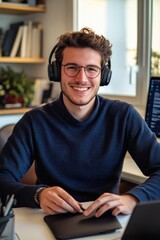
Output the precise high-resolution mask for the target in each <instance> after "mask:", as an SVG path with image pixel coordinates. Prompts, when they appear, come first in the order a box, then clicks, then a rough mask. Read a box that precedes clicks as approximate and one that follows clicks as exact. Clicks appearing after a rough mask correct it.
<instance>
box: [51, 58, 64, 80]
mask: <svg viewBox="0 0 160 240" xmlns="http://www.w3.org/2000/svg"><path fill="white" fill-rule="evenodd" d="M48 77H49V80H50V81H54V82H60V79H61V72H60V65H59V64H58V63H57V61H53V62H52V64H48Z"/></svg>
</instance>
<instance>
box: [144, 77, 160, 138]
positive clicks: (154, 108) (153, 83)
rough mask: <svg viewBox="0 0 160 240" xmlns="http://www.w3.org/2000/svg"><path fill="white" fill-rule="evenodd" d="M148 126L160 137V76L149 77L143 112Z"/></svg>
mask: <svg viewBox="0 0 160 240" xmlns="http://www.w3.org/2000/svg"><path fill="white" fill-rule="evenodd" d="M145 121H146V123H147V124H148V126H149V128H150V129H151V130H152V131H153V132H154V133H155V134H156V136H157V137H160V77H151V78H150V83H149V90H148V98H147V105H146V112H145Z"/></svg>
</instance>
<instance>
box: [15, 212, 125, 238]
mask: <svg viewBox="0 0 160 240" xmlns="http://www.w3.org/2000/svg"><path fill="white" fill-rule="evenodd" d="M14 212H15V233H17V234H18V236H19V239H20V240H29V239H31V240H46V239H47V240H54V239H55V238H54V236H53V235H52V233H51V231H50V230H49V228H48V227H47V225H46V223H45V222H44V221H43V217H44V216H45V214H44V213H43V212H42V210H39V209H31V208H15V209H14ZM128 219H129V216H124V215H121V216H118V220H119V221H120V223H121V225H122V227H123V228H122V229H120V230H117V231H115V232H114V233H108V234H102V235H99V236H91V237H84V238H77V240H80V239H81V240H91V239H92V240H114V239H117V237H120V236H121V235H122V233H123V231H124V228H125V226H126V224H127V222H128Z"/></svg>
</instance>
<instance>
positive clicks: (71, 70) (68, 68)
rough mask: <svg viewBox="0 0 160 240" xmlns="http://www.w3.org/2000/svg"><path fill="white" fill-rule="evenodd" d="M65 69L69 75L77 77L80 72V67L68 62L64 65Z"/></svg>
mask: <svg viewBox="0 0 160 240" xmlns="http://www.w3.org/2000/svg"><path fill="white" fill-rule="evenodd" d="M64 71H65V73H66V74H67V75H68V76H69V77H75V76H76V75H77V74H78V72H79V67H78V66H76V65H73V64H67V65H65V66H64Z"/></svg>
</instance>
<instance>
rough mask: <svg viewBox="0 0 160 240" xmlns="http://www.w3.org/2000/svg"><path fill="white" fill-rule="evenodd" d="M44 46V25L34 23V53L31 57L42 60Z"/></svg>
mask: <svg viewBox="0 0 160 240" xmlns="http://www.w3.org/2000/svg"><path fill="white" fill-rule="evenodd" d="M42 44H43V25H42V23H39V22H38V23H33V27H32V51H31V53H32V54H31V57H33V58H40V57H41V56H42V54H43V53H42V49H43V47H42Z"/></svg>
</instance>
